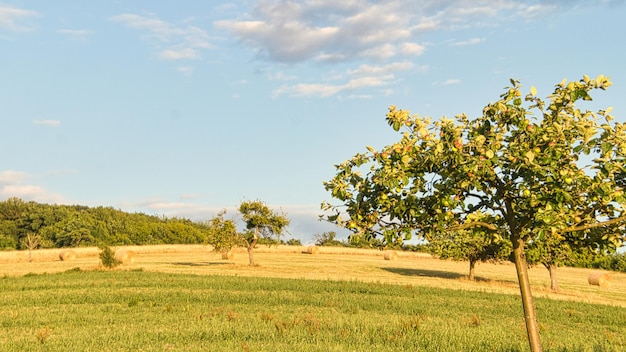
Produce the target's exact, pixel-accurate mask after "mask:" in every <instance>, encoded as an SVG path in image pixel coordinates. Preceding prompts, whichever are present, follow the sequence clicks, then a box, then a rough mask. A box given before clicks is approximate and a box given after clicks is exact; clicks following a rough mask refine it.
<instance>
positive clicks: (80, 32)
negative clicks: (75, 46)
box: [57, 29, 93, 41]
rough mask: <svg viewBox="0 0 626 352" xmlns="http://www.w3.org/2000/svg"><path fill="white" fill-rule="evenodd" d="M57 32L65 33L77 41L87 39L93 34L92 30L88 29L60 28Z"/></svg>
mask: <svg viewBox="0 0 626 352" xmlns="http://www.w3.org/2000/svg"><path fill="white" fill-rule="evenodd" d="M57 33H59V34H63V35H65V36H67V37H69V38H70V39H72V40H77V41H86V40H87V39H88V38H89V36H90V35H91V34H93V32H92V31H90V30H87V29H59V30H58V31H57Z"/></svg>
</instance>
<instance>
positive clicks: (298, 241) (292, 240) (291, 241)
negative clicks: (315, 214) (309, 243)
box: [285, 238, 302, 246]
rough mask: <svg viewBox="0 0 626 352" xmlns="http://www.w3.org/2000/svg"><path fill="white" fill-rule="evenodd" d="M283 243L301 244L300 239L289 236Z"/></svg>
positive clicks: (289, 244)
mask: <svg viewBox="0 0 626 352" xmlns="http://www.w3.org/2000/svg"><path fill="white" fill-rule="evenodd" d="M285 244H286V245H288V246H302V241H301V240H300V239H298V238H290V239H288V240H287V242H285Z"/></svg>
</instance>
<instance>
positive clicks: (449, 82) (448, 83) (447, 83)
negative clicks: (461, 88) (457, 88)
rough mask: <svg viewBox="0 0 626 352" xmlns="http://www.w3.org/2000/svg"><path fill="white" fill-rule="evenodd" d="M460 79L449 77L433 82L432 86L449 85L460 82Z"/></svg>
mask: <svg viewBox="0 0 626 352" xmlns="http://www.w3.org/2000/svg"><path fill="white" fill-rule="evenodd" d="M460 83H461V80H460V79H456V78H451V79H447V80H445V81H443V82H439V81H437V82H434V83H433V85H434V86H449V85H453V84H460Z"/></svg>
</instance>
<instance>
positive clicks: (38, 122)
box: [33, 120, 61, 127]
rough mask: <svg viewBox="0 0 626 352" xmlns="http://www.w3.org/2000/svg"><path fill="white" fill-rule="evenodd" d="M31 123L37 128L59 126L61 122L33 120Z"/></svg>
mask: <svg viewBox="0 0 626 352" xmlns="http://www.w3.org/2000/svg"><path fill="white" fill-rule="evenodd" d="M33 123H34V124H35V125H39V126H49V127H56V126H59V125H61V121H59V120H34V121H33Z"/></svg>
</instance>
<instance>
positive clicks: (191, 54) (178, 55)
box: [159, 48, 199, 60]
mask: <svg viewBox="0 0 626 352" xmlns="http://www.w3.org/2000/svg"><path fill="white" fill-rule="evenodd" d="M159 57H160V58H162V59H165V60H182V59H197V58H198V57H199V55H198V51H197V50H195V49H192V48H182V49H178V50H173V49H171V50H163V51H161V53H160V54H159Z"/></svg>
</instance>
